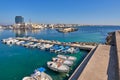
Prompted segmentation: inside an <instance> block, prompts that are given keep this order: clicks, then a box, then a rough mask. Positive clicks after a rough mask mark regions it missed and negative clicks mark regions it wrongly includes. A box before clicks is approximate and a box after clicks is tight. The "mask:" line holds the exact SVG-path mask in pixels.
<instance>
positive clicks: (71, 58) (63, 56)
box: [57, 55, 77, 61]
mask: <svg viewBox="0 0 120 80" xmlns="http://www.w3.org/2000/svg"><path fill="white" fill-rule="evenodd" d="M57 57H58V58H62V59H66V60H71V61H75V60H76V59H77V58H76V57H73V56H65V55H57Z"/></svg>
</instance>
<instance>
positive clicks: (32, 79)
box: [22, 70, 52, 80]
mask: <svg viewBox="0 0 120 80" xmlns="http://www.w3.org/2000/svg"><path fill="white" fill-rule="evenodd" d="M22 80H52V78H51V77H50V76H49V75H48V74H46V73H45V72H40V71H38V70H35V73H34V74H32V75H31V76H27V77H24V78H23V79H22Z"/></svg>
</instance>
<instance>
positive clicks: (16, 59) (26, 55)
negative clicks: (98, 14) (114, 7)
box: [0, 26, 120, 80]
mask: <svg viewBox="0 0 120 80" xmlns="http://www.w3.org/2000/svg"><path fill="white" fill-rule="evenodd" d="M115 30H120V27H119V26H108V27H104V26H102V27H97V26H96V27H95V26H94V27H92V26H91V27H90V26H86V27H85V26H84V27H79V30H78V31H76V32H71V33H66V34H64V33H59V32H57V31H56V30H55V29H44V30H41V31H38V30H36V31H22V32H21V31H12V30H3V31H0V40H1V39H4V38H8V37H17V36H33V37H36V38H38V39H40V38H42V39H48V40H58V41H65V42H75V41H80V42H97V43H104V42H105V38H106V36H107V33H108V32H111V31H115ZM87 53H88V52H87V51H84V50H81V51H80V52H79V53H77V54H71V55H72V56H76V57H77V61H76V62H75V64H74V65H73V66H72V68H71V69H72V70H71V72H70V73H69V74H71V73H72V72H73V71H74V69H75V68H76V67H77V66H78V65H79V64H80V62H81V61H82V60H83V59H84V57H85V56H86V55H87ZM56 55H57V54H55V53H50V52H47V51H41V50H39V49H30V48H24V47H21V46H16V45H13V46H8V45H5V44H2V43H1V42H0V80H21V79H22V78H23V77H24V76H29V75H30V74H32V73H33V71H34V70H35V69H36V68H38V67H41V66H42V67H45V68H46V73H48V74H49V75H50V76H52V78H53V80H67V77H66V75H65V74H64V73H57V72H54V71H52V70H50V69H48V68H47V65H46V63H47V61H50V60H51V58H52V57H55V56H56Z"/></svg>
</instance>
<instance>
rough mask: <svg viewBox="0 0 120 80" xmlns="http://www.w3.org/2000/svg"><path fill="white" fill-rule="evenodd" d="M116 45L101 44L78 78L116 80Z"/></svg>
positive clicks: (81, 79) (85, 79)
mask: <svg viewBox="0 0 120 80" xmlns="http://www.w3.org/2000/svg"><path fill="white" fill-rule="evenodd" d="M114 52H115V47H113V46H109V45H99V46H98V48H97V49H96V51H95V52H94V55H93V56H92V57H91V59H90V61H89V62H88V64H87V65H86V67H85V69H84V71H83V72H82V74H81V75H80V77H79V78H78V80H116V75H115V72H116V70H115V66H116V59H114V58H115V55H114Z"/></svg>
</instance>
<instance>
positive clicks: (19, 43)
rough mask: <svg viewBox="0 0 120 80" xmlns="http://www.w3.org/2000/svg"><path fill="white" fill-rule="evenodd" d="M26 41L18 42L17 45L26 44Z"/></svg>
mask: <svg viewBox="0 0 120 80" xmlns="http://www.w3.org/2000/svg"><path fill="white" fill-rule="evenodd" d="M24 42H25V41H18V42H16V43H15V44H16V45H21V44H22V43H24Z"/></svg>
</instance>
